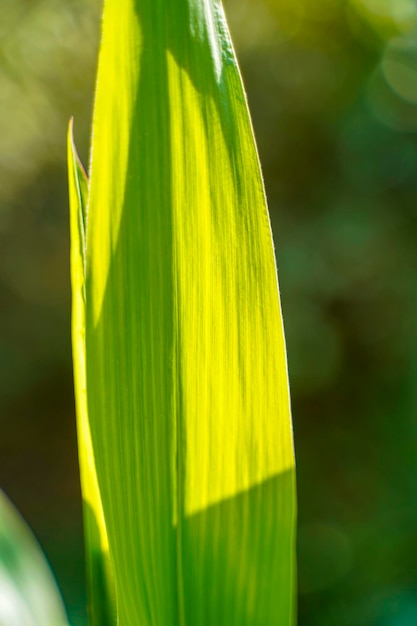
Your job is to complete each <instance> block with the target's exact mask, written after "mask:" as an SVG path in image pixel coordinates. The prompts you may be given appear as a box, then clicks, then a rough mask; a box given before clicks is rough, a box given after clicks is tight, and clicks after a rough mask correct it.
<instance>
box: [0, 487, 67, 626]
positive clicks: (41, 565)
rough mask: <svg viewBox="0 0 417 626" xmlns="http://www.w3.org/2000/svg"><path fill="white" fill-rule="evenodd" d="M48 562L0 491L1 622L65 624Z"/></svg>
mask: <svg viewBox="0 0 417 626" xmlns="http://www.w3.org/2000/svg"><path fill="white" fill-rule="evenodd" d="M67 625H68V622H67V619H66V616H65V611H64V607H63V605H62V601H61V597H60V594H59V591H58V588H57V586H56V584H55V581H54V578H53V576H52V573H51V571H50V569H49V566H48V564H47V562H46V560H45V558H44V556H43V554H42V552H41V550H40V548H39V546H38V544H37V542H36V540H35V538H34V537H33V535H32V533H31V531H30V530H29V528H28V527H27V526H26V524H25V522H24V521H23V520H22V518H21V517H20V515H19V514H18V512H17V511H16V509H15V508H14V507H13V505H12V504H11V503H10V502H9V500H8V499H7V498H6V496H5V495H4V494H3V492H2V491H0V626H67Z"/></svg>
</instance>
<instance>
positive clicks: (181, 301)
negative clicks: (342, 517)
mask: <svg viewBox="0 0 417 626" xmlns="http://www.w3.org/2000/svg"><path fill="white" fill-rule="evenodd" d="M69 161H70V194H71V231H72V261H71V262H72V281H73V290H74V296H73V298H74V299H73V307H74V309H73V342H74V362H75V363H74V364H75V382H76V394H77V412H78V425H79V440H80V462H81V472H82V483H83V493H84V498H85V503H86V507H85V509H86V511H87V514H86V517H87V530H88V529H89V528H90V530H88V540H89V547H88V550H89V551H90V558H91V553H94V555H95V557H94V558H95V559H96V561H97V562H98V563H100V564H101V565H100V566H99V567H96V568H95V567H94V565H91V563H90V584H91V587H92V593H91V597H92V610H93V619H94V611H95V610H96V605H97V611H102V610H103V608H102V607H99V606H98V605H99V604H100V602H102V601H105V602H106V606H107V607H108V608H105V609H104V613H105V614H108V615H109V616H110V617H109V623H113V622H112V619H115V615H116V614H117V619H118V624H119V625H120V626H129V625H131V624H138V625H141V626H142V625H143V626H148V625H149V626H151V625H153V626H164V625H170V626H171V625H178V626H184V625H189V626H203V625H204V626H213V625H214V624H216V625H219V626H261V625H262V626H269V625H277V626H285V625H290V624H292V623H293V619H294V612H293V601H294V597H293V596H294V589H293V582H294V517H295V496H294V455H293V445H292V434H291V423H290V408H289V394H288V380H287V368H286V357H285V345H284V337H283V329H282V320H281V313H280V304H279V295H278V288H277V280H276V269H275V263H274V255H273V247H272V239H271V231H270V224H269V218H268V213H267V209H266V202H265V197H264V191H263V185H262V179H261V174H260V169H259V164H258V158H257V153H256V148H255V144H254V140H253V135H252V129H251V125H250V120H249V116H248V112H247V105H246V100H245V96H244V92H243V89H242V85H241V80H240V76H239V72H238V68H237V65H236V61H235V57H234V53H233V50H232V47H231V43H230V39H229V35H228V31H227V27H226V22H225V19H224V14H223V9H222V7H221V4H220V3H219V2H217V1H214V0H213V1H209V0H177V1H176V2H175V3H168V2H166V1H163V0H142V1H140V2H139V0H138V1H136V2H135V1H134V0H118V1H117V2H116V0H107V2H106V5H105V13H104V23H103V40H102V46H101V52H100V61H99V72H98V86H97V94H96V104H95V112H94V122H93V143H92V159H91V172H90V183H89V188H88V190H86V187H85V184H84V182H83V176H82V173H81V170H80V168H79V165H78V164H77V159H76V156H75V152H74V149H73V147H72V144H71V142H70V158H69ZM87 191H88V200H86V192H87ZM86 205H87V208H86ZM84 240H85V241H84ZM91 529H93V530H91ZM112 581H113V582H112ZM113 585H114V587H113ZM97 589H101V590H102V593H101V595H100V594H99V593H98V592H97ZM110 589H114V590H112V591H110ZM100 598H102V600H101V599H100ZM94 623H97V624H98V623H100V620H98V619H97V621H96V622H94ZM101 623H103V622H101Z"/></svg>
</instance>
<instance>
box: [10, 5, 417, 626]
mask: <svg viewBox="0 0 417 626" xmlns="http://www.w3.org/2000/svg"><path fill="white" fill-rule="evenodd" d="M0 8H1V15H2V18H1V22H0V111H1V115H0V322H1V325H0V328H1V330H0V415H1V433H2V435H1V438H0V485H1V487H2V488H3V489H4V490H5V491H6V493H8V495H9V496H10V497H11V498H12V499H13V500H14V502H15V504H16V505H17V506H18V508H19V509H20V510H21V511H22V513H23V514H24V516H25V517H26V519H27V520H28V521H29V523H30V525H31V526H32V528H33V529H34V531H35V533H36V534H37V536H38V538H39V540H40V541H41V543H42V545H43V547H44V549H45V551H46V553H47V555H48V558H49V560H50V562H51V564H52V567H53V569H54V572H55V574H56V576H57V579H58V581H59V584H60V587H61V589H62V592H63V595H64V599H65V602H66V606H67V609H68V612H69V615H70V619H71V622H72V624H73V626H85V624H86V617H85V608H84V607H85V588H84V563H83V554H82V522H81V507H80V489H79V479H78V468H77V452H76V434H75V418H74V402H73V390H72V370H71V350H70V318H69V311H70V291H69V261H68V256H69V240H68V215H67V213H68V208H67V186H66V165H65V156H66V147H65V140H66V128H67V122H68V119H69V117H70V116H71V115H74V116H75V119H76V134H77V140H78V144H79V146H80V152H81V155H82V158H83V160H84V162H87V161H88V153H87V146H88V135H89V127H90V118H91V104H92V94H93V87H94V80H95V68H96V55H97V44H98V39H99V15H100V9H101V7H100V2H99V0H0ZM226 10H227V14H228V17H229V22H230V27H231V31H232V35H233V39H234V42H235V46H236V49H237V52H238V56H239V60H240V65H241V70H242V74H243V78H244V82H245V85H246V88H247V92H248V99H249V104H250V108H251V111H252V116H253V122H254V127H255V132H256V136H257V140H258V145H259V151H260V157H261V161H262V165H263V171H264V176H265V184H266V189H267V195H268V198H269V205H270V210H271V219H272V224H273V230H274V238H275V244H276V254H277V260H278V267H279V277H280V285H281V296H282V306H283V312H284V321H285V327H286V334H287V347H288V359H289V369H290V379H291V391H292V404H293V416H294V430H295V440H296V451H297V463H298V496H299V539H298V555H299V624H300V626H345V625H346V626H369V625H370V624H372V625H375V626H408V625H410V626H412V625H414V624H416V623H417V594H416V583H417V556H416V555H417V534H416V532H415V528H416V522H417V498H416V496H417V494H416V491H417V462H416V449H417V421H416V419H415V413H416V410H415V409H416V408H417V388H416V384H415V382H414V381H415V379H416V373H417V342H416V340H417V329H416V320H417V283H416V278H415V277H416V275H417V135H416V132H417V37H416V32H417V5H416V3H415V1H414V0H297V2H294V1H293V0H228V1H227V3H226Z"/></svg>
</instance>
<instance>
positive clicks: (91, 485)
mask: <svg viewBox="0 0 417 626" xmlns="http://www.w3.org/2000/svg"><path fill="white" fill-rule="evenodd" d="M68 181H69V196H70V230H71V283H72V293H73V299H72V347H73V356H74V387H75V400H76V410H77V428H78V451H79V460H80V469H81V486H82V492H83V499H84V526H85V535H86V541H87V544H88V550H87V577H88V583H89V591H90V594H89V595H90V606H89V614H90V625H91V626H95V625H97V626H112V625H113V624H116V623H117V617H116V609H115V606H114V605H115V597H114V583H113V573H112V566H111V563H110V559H109V555H108V552H109V544H108V538H107V531H106V524H105V520H104V516H103V508H102V503H101V497H100V492H99V487H98V483H97V473H96V466H95V461H94V450H93V446H92V442H91V434H90V424H89V421H88V413H87V390H86V374H85V228H86V224H87V200H88V180H87V177H86V174H85V172H84V169H83V167H82V165H81V162H80V159H79V157H78V154H77V151H76V149H75V145H74V139H73V123H72V120H71V122H70V127H69V131H68Z"/></svg>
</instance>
